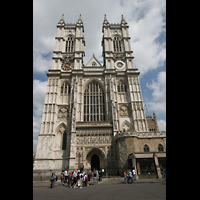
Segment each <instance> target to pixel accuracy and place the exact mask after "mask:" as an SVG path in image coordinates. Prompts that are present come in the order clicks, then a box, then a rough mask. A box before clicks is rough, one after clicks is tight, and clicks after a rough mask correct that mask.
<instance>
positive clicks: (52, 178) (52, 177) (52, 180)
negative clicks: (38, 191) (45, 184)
mask: <svg viewBox="0 0 200 200" xmlns="http://www.w3.org/2000/svg"><path fill="white" fill-rule="evenodd" d="M50 181H51V186H50V188H53V185H54V176H53V173H52V175H51V179H50Z"/></svg>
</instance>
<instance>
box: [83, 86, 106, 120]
mask: <svg viewBox="0 0 200 200" xmlns="http://www.w3.org/2000/svg"><path fill="white" fill-rule="evenodd" d="M84 121H105V99H104V92H103V90H102V88H101V86H100V85H99V84H98V83H96V82H91V83H89V84H88V85H87V87H86V89H85V91H84Z"/></svg>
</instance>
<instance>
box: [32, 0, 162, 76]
mask: <svg viewBox="0 0 200 200" xmlns="http://www.w3.org/2000/svg"><path fill="white" fill-rule="evenodd" d="M165 7H166V2H165V0H148V1H147V0H146V1H145V0H144V1H138V0H124V1H122V0H121V1H116V0H102V1H94V0H84V1H79V0H74V1H69V0H57V1H53V0H34V1H33V52H34V56H33V61H34V65H33V71H34V72H39V73H44V71H45V70H47V69H49V68H51V66H52V60H51V59H50V58H48V59H47V58H45V57H44V56H42V55H41V54H43V55H44V54H49V53H50V52H53V51H54V48H55V37H56V32H57V28H56V25H57V23H58V22H59V20H60V19H61V16H62V13H64V19H65V22H66V23H72V22H73V12H75V15H74V22H75V23H76V22H77V21H78V18H79V14H81V15H82V20H83V24H84V31H85V32H84V36H85V41H86V46H85V52H86V56H85V61H84V63H85V64H86V63H87V62H88V61H89V59H90V58H91V57H92V53H93V52H95V56H96V57H97V58H98V59H99V60H100V61H101V60H103V58H102V47H101V40H102V24H103V19H104V14H106V16H107V19H108V21H109V22H110V23H120V21H121V14H123V15H124V18H125V20H126V21H127V23H128V25H129V35H130V37H131V46H132V50H133V51H134V52H133V55H134V57H135V59H134V62H135V66H136V67H137V68H138V69H139V71H140V72H141V75H143V74H144V73H146V72H148V71H149V70H151V69H156V68H158V67H159V66H162V64H163V62H164V61H165V58H166V54H165V42H164V43H159V42H158V41H157V40H156V39H157V38H158V37H159V36H160V35H161V34H162V33H163V32H165V28H163V26H164V25H165ZM111 10H112V12H111ZM136 41H137V42H136Z"/></svg>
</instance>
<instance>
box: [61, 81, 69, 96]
mask: <svg viewBox="0 0 200 200" xmlns="http://www.w3.org/2000/svg"><path fill="white" fill-rule="evenodd" d="M68 94H70V85H69V84H68V83H67V82H64V83H63V84H62V86H61V91H60V95H61V96H66V95H68Z"/></svg>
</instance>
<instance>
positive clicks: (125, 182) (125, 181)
mask: <svg viewBox="0 0 200 200" xmlns="http://www.w3.org/2000/svg"><path fill="white" fill-rule="evenodd" d="M124 184H127V179H126V170H124Z"/></svg>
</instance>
